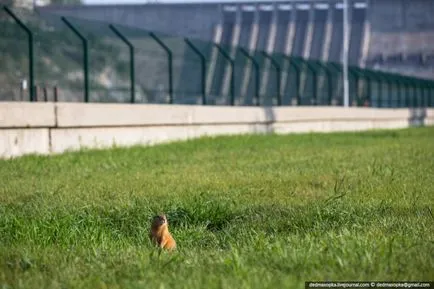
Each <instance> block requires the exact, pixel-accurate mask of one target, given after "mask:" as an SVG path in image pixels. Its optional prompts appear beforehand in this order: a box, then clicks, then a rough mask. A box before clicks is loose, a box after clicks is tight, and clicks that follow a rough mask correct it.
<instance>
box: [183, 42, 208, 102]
mask: <svg viewBox="0 0 434 289" xmlns="http://www.w3.org/2000/svg"><path fill="white" fill-rule="evenodd" d="M184 41H185V43H186V44H187V45H188V46H189V47H190V48H191V50H193V52H195V53H196V55H197V56H199V58H200V63H201V79H202V81H201V90H202V104H203V105H206V58H205V55H204V54H203V53H202V52H201V51H200V50H199V49H198V48H197V47H196V46H195V45H194V44H193V43H192V42H191V41H190V40H189V39H188V38H184Z"/></svg>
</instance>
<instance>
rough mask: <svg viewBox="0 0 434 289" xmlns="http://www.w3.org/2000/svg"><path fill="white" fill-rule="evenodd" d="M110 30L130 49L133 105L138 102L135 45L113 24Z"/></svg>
mask: <svg viewBox="0 0 434 289" xmlns="http://www.w3.org/2000/svg"><path fill="white" fill-rule="evenodd" d="M109 28H110V29H111V30H112V31H113V32H114V34H116V35H117V36H118V37H119V38H120V39H121V40H122V41H123V42H124V43H125V44H126V45H127V46H128V48H129V49H130V82H131V84H130V85H131V88H130V90H131V100H130V102H131V103H135V102H136V97H135V86H136V85H135V72H134V46H133V44H132V43H131V42H130V41H129V40H128V39H127V38H126V37H125V36H124V35H123V34H122V33H121V32H120V31H119V30H118V29H116V27H115V26H114V25H112V24H110V25H109Z"/></svg>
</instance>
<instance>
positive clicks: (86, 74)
mask: <svg viewBox="0 0 434 289" xmlns="http://www.w3.org/2000/svg"><path fill="white" fill-rule="evenodd" d="M61 19H62V21H63V22H64V23H65V24H66V26H68V28H69V29H71V30H72V32H74V34H75V35H77V37H78V38H80V40H81V42H82V43H83V70H84V72H83V73H84V102H89V61H88V46H87V39H86V37H84V36H83V35H82V34H81V33H80V32H79V31H78V30H77V29H76V28H75V27H74V25H72V24H71V22H69V21H68V19H66V18H65V17H63V16H62V17H61Z"/></svg>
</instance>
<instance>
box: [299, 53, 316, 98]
mask: <svg viewBox="0 0 434 289" xmlns="http://www.w3.org/2000/svg"><path fill="white" fill-rule="evenodd" d="M303 64H304V65H305V66H306V67H307V69H308V70H310V72H312V77H313V85H312V86H313V88H312V89H313V95H312V98H313V104H314V105H317V101H318V100H317V90H318V89H317V80H318V77H317V76H318V75H317V73H316V70H315V68H314V67H313V66H312V65H311V64H310V63H309V62H308V61H307V60H304V61H303ZM306 81H307V77H306ZM311 102H312V101H311Z"/></svg>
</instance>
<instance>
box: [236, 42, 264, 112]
mask: <svg viewBox="0 0 434 289" xmlns="http://www.w3.org/2000/svg"><path fill="white" fill-rule="evenodd" d="M238 49H239V51H240V52H241V54H243V55H244V56H245V57H247V59H249V60H250V62H251V63H252V65H253V67H254V68H255V103H256V105H259V104H260V100H259V84H260V83H259V78H260V76H259V64H258V62H257V61H256V59H255V58H254V57H253V56H251V55H250V54H249V53H248V52H247V50H245V49H244V48H242V47H239V48H238Z"/></svg>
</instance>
